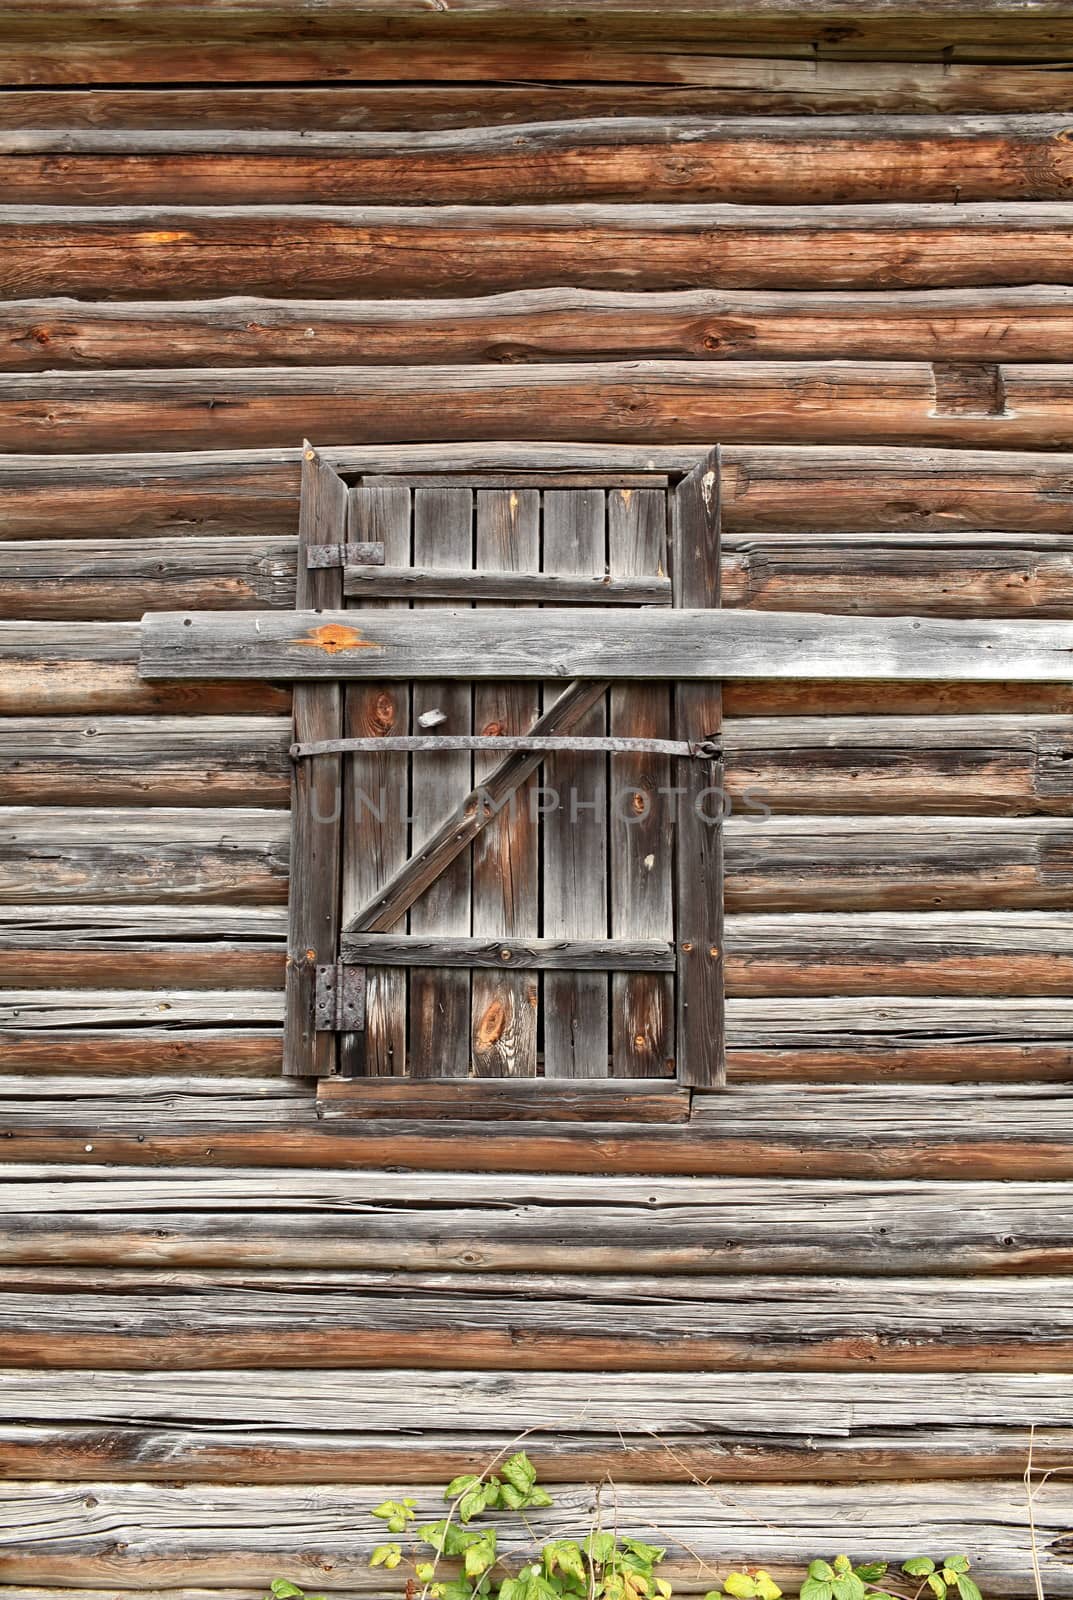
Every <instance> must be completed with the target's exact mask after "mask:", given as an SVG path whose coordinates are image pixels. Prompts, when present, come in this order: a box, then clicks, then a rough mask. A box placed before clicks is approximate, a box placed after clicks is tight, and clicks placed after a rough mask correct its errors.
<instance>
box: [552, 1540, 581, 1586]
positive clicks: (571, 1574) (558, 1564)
mask: <svg viewBox="0 0 1073 1600" xmlns="http://www.w3.org/2000/svg"><path fill="white" fill-rule="evenodd" d="M556 1569H558V1571H560V1572H562V1573H565V1575H566V1576H567V1577H568V1578H576V1579H577V1581H578V1582H579V1583H580V1584H581V1586H582V1588H584V1587H585V1585H586V1584H587V1583H588V1579H589V1575H588V1572H587V1571H586V1569H585V1557H584V1556H583V1555H582V1553H581V1546H580V1545H579V1544H578V1543H577V1541H576V1540H574V1539H553V1540H552V1541H551V1543H550V1544H546V1545H545V1546H544V1571H545V1572H546V1573H547V1575H548V1577H549V1578H550V1577H551V1575H552V1573H553V1572H555V1571H556Z"/></svg>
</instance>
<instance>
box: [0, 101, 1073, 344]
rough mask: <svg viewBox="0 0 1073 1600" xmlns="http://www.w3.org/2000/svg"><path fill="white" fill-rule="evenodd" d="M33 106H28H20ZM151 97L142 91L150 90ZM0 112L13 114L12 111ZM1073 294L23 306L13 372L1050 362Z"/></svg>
mask: <svg viewBox="0 0 1073 1600" xmlns="http://www.w3.org/2000/svg"><path fill="white" fill-rule="evenodd" d="M23 98H26V97H23ZM142 98H145V97H144V96H143V97H142ZM0 115H2V107H0ZM1071 326H1073V290H1071V289H1070V288H1068V287H1064V286H1062V285H1040V284H1036V285H1026V286H1024V287H1023V288H1018V289H1007V288H1002V287H994V288H984V289H980V288H969V289H916V290H910V291H900V290H897V289H894V290H888V291H885V292H884V291H865V292H859V293H852V292H843V293H838V292H830V291H829V292H823V291H809V290H803V291H798V292H796V293H778V292H774V293H772V292H767V293H760V294H758V293H743V292H736V291H734V290H715V289H693V290H680V291H673V290H671V291H655V292H649V293H642V294H638V293H633V292H630V291H629V290H625V289H623V290H594V289H568V288H547V289H528V290H518V291H515V292H513V293H505V294H496V295H485V296H482V295H474V296H472V297H467V298H466V299H448V300H401V301H397V300H346V299H340V300H301V299H287V300H283V299H276V300H271V299H263V298H262V299H258V298H256V297H254V296H242V295H236V296H231V297H229V298H227V299H224V300H193V301H166V300H165V301H130V300H125V301H123V302H122V303H119V304H115V305H109V304H108V303H107V302H106V301H98V302H95V303H90V304H86V303H84V302H82V301H77V300H71V299H63V298H56V299H44V300H12V301H9V302H7V303H6V304H4V305H0V370H3V371H8V372H55V371H57V370H60V369H70V370H72V371H81V372H86V371H90V370H93V369H106V370H108V369H110V370H118V369H137V368H143V367H149V368H152V367H157V366H159V365H160V363H161V360H162V358H163V357H165V356H166V359H167V363H168V365H169V366H170V367H172V368H180V367H208V366H213V365H215V364H217V363H218V362H219V359H220V352H221V349H226V351H227V354H228V359H229V361H230V363H231V364H232V365H234V366H241V367H255V366H256V367H260V366H267V367H280V366H284V367H319V366H345V365H347V364H348V363H349V362H351V361H352V360H353V359H354V356H355V354H356V353H358V352H360V355H361V360H362V363H363V365H366V366H373V365H377V364H386V365H389V366H397V365H415V366H416V365H421V364H455V365H457V364H463V363H475V362H482V361H487V362H496V363H504V364H508V363H509V364H517V363H519V362H525V363H534V362H553V361H582V360H594V361H616V360H623V361H624V360H641V359H648V360H696V361H708V362H713V361H715V362H719V361H741V360H776V361H808V360H811V359H813V358H814V357H815V354H816V350H817V348H818V347H819V346H820V345H821V344H822V348H823V350H824V352H825V354H826V355H827V357H828V358H829V359H833V358H840V359H843V360H850V361H930V360H934V359H942V360H952V359H958V360H963V361H973V360H985V359H986V360H994V359H996V358H1000V359H1002V360H1004V361H1026V362H1036V361H1040V362H1042V361H1053V360H1056V359H1060V358H1061V354H1062V351H1063V350H1064V349H1068V340H1069V337H1070V332H1071Z"/></svg>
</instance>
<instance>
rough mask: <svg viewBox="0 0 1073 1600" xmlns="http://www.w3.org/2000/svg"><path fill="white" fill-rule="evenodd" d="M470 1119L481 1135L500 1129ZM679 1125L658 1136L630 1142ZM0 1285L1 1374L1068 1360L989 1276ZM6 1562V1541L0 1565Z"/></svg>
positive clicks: (109, 1280) (881, 1366)
mask: <svg viewBox="0 0 1073 1600" xmlns="http://www.w3.org/2000/svg"><path fill="white" fill-rule="evenodd" d="M381 1126H385V1127H386V1126H387V1125H386V1124H382V1125H381ZM466 1126H467V1125H466V1124H464V1123H460V1124H456V1125H455V1129H456V1131H457V1132H458V1133H459V1134H461V1131H462V1129H463V1128H465V1127H466ZM469 1126H471V1127H473V1128H474V1129H481V1130H482V1132H481V1134H480V1137H481V1138H482V1139H483V1138H484V1137H485V1132H484V1131H483V1130H486V1131H487V1135H488V1136H489V1137H491V1136H492V1133H493V1130H494V1129H495V1124H492V1123H483V1124H470V1125H469ZM508 1126H509V1125H508ZM535 1126H537V1127H540V1126H541V1125H540V1124H535ZM563 1131H564V1133H565V1132H571V1133H576V1132H577V1129H576V1128H571V1127H570V1126H569V1125H564V1127H563ZM681 1132H682V1130H681V1129H680V1128H675V1127H674V1126H670V1127H665V1128H655V1127H653V1128H651V1129H648V1130H646V1133H645V1137H654V1136H655V1135H657V1134H658V1135H659V1136H661V1137H674V1136H677V1135H678V1134H679V1133H681ZM5 1278H6V1279H7V1280H8V1282H9V1283H10V1288H8V1289H7V1290H6V1292H4V1293H3V1294H0V1356H2V1357H3V1361H4V1364H5V1365H6V1366H11V1367H19V1366H22V1367H30V1368H33V1367H38V1368H45V1367H48V1368H76V1367H77V1368H112V1369H115V1370H129V1371H137V1370H146V1369H147V1368H157V1369H159V1370H161V1371H164V1370H169V1369H173V1370H174V1369H178V1370H185V1369H189V1368H192V1367H201V1366H203V1367H205V1368H216V1369H217V1370H219V1369H226V1368H229V1367H265V1368H267V1369H269V1370H273V1369H275V1368H278V1367H281V1366H304V1367H308V1368H310V1369H313V1368H325V1367H327V1368H340V1367H345V1368H355V1369H362V1368H365V1369H372V1370H377V1369H381V1368H383V1367H385V1366H389V1365H390V1364H391V1362H392V1361H395V1362H400V1361H401V1362H405V1364H406V1365H407V1366H414V1367H426V1368H427V1367H431V1368H436V1369H440V1368H442V1367H443V1364H444V1359H445V1356H446V1355H448V1354H449V1357H450V1360H451V1363H452V1366H454V1367H455V1368H456V1369H459V1370H467V1369H468V1370H471V1371H472V1370H478V1371H479V1370H482V1369H487V1370H488V1371H502V1370H504V1369H505V1370H508V1371H509V1370H513V1371H534V1370H536V1371H541V1370H543V1371H547V1370H549V1369H556V1368H559V1367H563V1366H568V1367H569V1366H574V1367H576V1370H577V1371H579V1372H581V1371H588V1372H593V1371H603V1370H619V1371H621V1370H622V1369H624V1368H626V1369H629V1368H637V1369H640V1370H648V1371H665V1372H666V1371H670V1372H673V1371H691V1370H696V1369H697V1368H698V1367H701V1368H702V1369H703V1368H707V1369H708V1370H712V1369H714V1368H719V1367H725V1368H726V1369H727V1370H731V1371H732V1370H737V1371H742V1370H750V1369H754V1370H757V1371H765V1370H766V1371H798V1372H808V1371H839V1370H842V1371H847V1370H848V1371H857V1372H859V1371H860V1362H861V1358H862V1352H866V1358H867V1359H868V1361H869V1365H870V1367H871V1368H872V1369H873V1370H875V1371H879V1372H911V1371H922V1372H929V1371H930V1372H937V1371H947V1372H949V1371H951V1370H954V1371H959V1370H964V1371H969V1372H973V1371H977V1372H979V1371H985V1372H986V1371H1008V1372H1032V1371H1038V1370H1040V1369H1041V1368H1043V1367H1046V1369H1047V1370H1049V1371H1052V1372H1057V1371H1066V1372H1069V1371H1073V1309H1071V1306H1070V1291H1069V1280H1068V1279H1067V1278H1062V1277H1060V1276H1051V1277H1046V1276H1040V1275H1037V1276H1034V1277H1033V1278H1032V1279H1031V1290H1032V1294H1033V1296H1034V1299H1035V1303H1036V1304H1037V1305H1038V1306H1040V1307H1045V1308H1046V1325H1045V1326H1041V1324H1040V1323H1039V1322H1038V1321H1033V1322H1032V1324H1031V1326H1029V1327H1028V1328H1026V1326H1025V1322H1026V1318H1025V1309H1024V1300H1025V1292H1026V1291H1025V1285H1024V1283H1023V1282H1020V1281H1018V1280H1017V1279H1016V1278H1013V1279H1004V1278H1001V1277H995V1278H973V1279H965V1280H960V1281H954V1282H950V1283H944V1287H943V1307H942V1318H941V1321H940V1319H938V1318H937V1317H936V1315H935V1310H934V1307H933V1306H932V1305H931V1304H930V1300H931V1297H932V1285H933V1283H934V1280H933V1279H929V1278H927V1277H895V1278H877V1279H869V1278H853V1277H845V1276H841V1277H839V1276H836V1277H830V1276H821V1277H811V1276H805V1277H802V1276H800V1275H794V1276H788V1277H778V1276H769V1275H766V1274H765V1275H760V1276H756V1275H752V1276H749V1275H744V1276H739V1275H736V1274H730V1275H727V1276H725V1277H705V1278H697V1277H690V1276H688V1275H684V1274H677V1275H675V1277H674V1279H673V1291H672V1290H668V1292H666V1293H665V1294H663V1295H660V1294H659V1293H658V1292H653V1289H652V1284H651V1278H650V1276H649V1275H633V1276H629V1275H622V1276H615V1275H611V1274H602V1273H597V1274H569V1273H561V1274H556V1282H555V1286H554V1287H553V1288H551V1289H545V1288H544V1283H545V1282H546V1279H545V1276H544V1274H539V1275H538V1274H528V1273H497V1272H494V1271H492V1272H486V1273H480V1274H473V1273H459V1272H452V1271H437V1272H423V1273H422V1272H411V1273H399V1272H392V1271H386V1270H382V1269H381V1270H376V1269H372V1270H369V1271H364V1272H363V1271H356V1270H346V1271H344V1270H342V1269H338V1270H330V1269H329V1270H324V1269H310V1270H309V1271H302V1270H293V1271H282V1272H273V1271H270V1270H268V1271H261V1272H256V1271H251V1270H250V1269H248V1268H241V1267H240V1268H236V1269H233V1271H232V1272H230V1273H229V1272H227V1271H226V1270H222V1271H218V1272H205V1273H202V1272H198V1271H189V1272H183V1271H181V1270H177V1269H167V1268H160V1269H157V1270H152V1269H146V1268H140V1269H138V1270H137V1271H131V1272H129V1273H123V1272H122V1270H121V1269H114V1268H108V1269H97V1270H96V1271H94V1270H93V1269H87V1268H82V1269H81V1270H80V1273H79V1277H78V1288H77V1289H75V1288H74V1286H73V1284H72V1281H71V1276H70V1274H69V1273H65V1272H64V1269H63V1268H62V1267H61V1268H57V1267H49V1266H44V1267H36V1268H34V1267H18V1268H10V1269H6V1272H5ZM463 1320H464V1325H465V1327H466V1338H465V1339H464V1340H462V1339H458V1340H455V1341H453V1342H452V1343H451V1345H450V1349H449V1352H448V1350H447V1349H446V1348H445V1340H444V1335H443V1329H444V1325H445V1324H447V1325H457V1324H458V1323H459V1322H462V1321H463ZM579 1420H581V1419H579ZM1019 1488H1020V1485H1018V1489H1019ZM378 1498H379V1496H378ZM349 1514H350V1516H351V1517H353V1501H352V1500H351V1501H350V1509H349ZM373 1531H374V1530H373V1529H372V1528H371V1527H370V1529H369V1535H371V1534H372V1533H373ZM899 1536H900V1537H901V1538H902V1539H904V1536H905V1535H904V1528H902V1529H900V1530H899ZM321 1548H323V1546H321ZM903 1548H904V1546H903ZM962 1548H964V1547H962ZM12 1555H13V1550H12V1547H11V1546H10V1544H9V1546H8V1547H7V1550H6V1553H5V1560H6V1561H11V1559H12ZM247 1570H248V1569H247ZM336 1570H338V1569H336ZM147 1575H148V1574H147V1573H145V1572H144V1569H143V1572H142V1579H143V1581H144V1578H145V1576H147ZM9 1576H11V1577H13V1576H14V1572H13V1571H10V1570H9ZM1067 1592H1068V1591H1067Z"/></svg>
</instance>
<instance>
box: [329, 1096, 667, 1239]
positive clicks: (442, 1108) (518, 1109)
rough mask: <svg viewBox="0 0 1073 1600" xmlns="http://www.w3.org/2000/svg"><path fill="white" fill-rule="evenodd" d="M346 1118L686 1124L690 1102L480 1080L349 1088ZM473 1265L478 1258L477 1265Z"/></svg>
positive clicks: (339, 1100) (341, 1105)
mask: <svg viewBox="0 0 1073 1600" xmlns="http://www.w3.org/2000/svg"><path fill="white" fill-rule="evenodd" d="M333 1104H334V1105H335V1106H336V1108H337V1109H341V1110H343V1111H345V1113H346V1115H347V1116H358V1117H374V1118H380V1119H385V1118H387V1119H398V1118H399V1117H406V1118H411V1117H414V1116H417V1115H419V1116H421V1117H435V1118H440V1117H446V1118H448V1119H449V1120H454V1121H469V1122H474V1123H484V1122H503V1121H514V1120H517V1121H522V1122H525V1121H532V1120H534V1119H536V1120H539V1121H544V1122H585V1123H588V1124H592V1123H596V1122H607V1123H615V1124H618V1123H635V1122H636V1123H684V1122H688V1121H689V1095H688V1093H687V1092H686V1091H685V1090H682V1089H679V1088H678V1087H677V1086H676V1085H674V1084H670V1083H659V1084H653V1083H651V1082H650V1080H648V1079H646V1078H644V1079H643V1078H638V1079H633V1080H630V1081H629V1082H627V1081H625V1080H623V1081H622V1082H620V1083H615V1084H613V1085H611V1084H608V1083H606V1082H600V1081H599V1080H597V1079H588V1080H586V1079H582V1078H579V1079H577V1080H576V1081H574V1082H572V1083H563V1082H562V1080H560V1079H551V1078H536V1077H532V1078H520V1077H517V1076H515V1077H507V1076H505V1075H499V1076H491V1075H488V1076H483V1075H482V1076H481V1077H479V1078H478V1079H476V1080H472V1081H470V1082H465V1083H463V1082H457V1081H455V1080H444V1081H442V1082H440V1083H435V1082H432V1083H429V1082H425V1081H420V1080H419V1081H417V1082H413V1081H408V1082H405V1083H401V1082H399V1081H397V1080H396V1081H393V1082H387V1081H386V1080H383V1081H381V1082H378V1083H375V1084H368V1083H360V1082H353V1081H352V1082H351V1083H349V1084H347V1085H346V1086H345V1092H343V1091H341V1093H340V1095H339V1096H338V1097H334V1098H333ZM474 1259H476V1258H474Z"/></svg>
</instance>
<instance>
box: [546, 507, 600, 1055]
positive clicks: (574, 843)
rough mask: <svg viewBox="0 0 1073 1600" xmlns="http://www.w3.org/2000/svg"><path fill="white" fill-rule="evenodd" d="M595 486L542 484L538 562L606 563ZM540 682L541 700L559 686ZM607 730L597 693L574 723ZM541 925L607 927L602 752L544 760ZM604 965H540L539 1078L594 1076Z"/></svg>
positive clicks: (566, 567)
mask: <svg viewBox="0 0 1073 1600" xmlns="http://www.w3.org/2000/svg"><path fill="white" fill-rule="evenodd" d="M606 563H607V541H606V530H605V494H604V491H603V490H602V489H568V490H567V489H563V490H559V489H548V490H545V492H544V563H543V564H544V571H545V572H564V573H602V572H604V571H606ZM560 687H561V686H559V685H550V686H548V687H547V688H546V689H545V694H544V703H545V705H547V704H548V703H549V701H550V700H551V699H553V698H554V696H555V694H557V693H558V692H559V690H560ZM606 731H607V710H606V703H605V701H601V702H600V703H599V704H598V705H596V706H594V707H593V709H592V710H591V711H590V712H589V713H588V715H587V716H586V717H585V718H584V719H583V720H582V721H581V722H579V723H578V724H577V728H576V729H575V732H577V733H579V734H586V735H593V734H603V733H606ZM543 785H544V790H545V797H544V798H545V801H546V802H547V803H548V804H549V805H550V802H551V797H552V796H557V797H558V804H557V806H556V807H555V808H554V809H548V810H546V811H545V813H544V821H543V834H544V838H543V857H544V934H545V937H547V938H552V939H604V938H606V937H607V927H608V919H607V816H606V813H607V758H606V757H605V756H597V755H573V754H567V755H556V756H554V757H551V758H549V759H548V760H547V761H546V762H545V763H544V780H543ZM607 998H608V983H607V975H606V974H605V973H598V972H592V973H566V972H562V973H559V972H555V973H551V972H549V973H545V975H544V1007H543V1018H544V1072H545V1075H546V1076H547V1077H549V1078H602V1077H606V1076H607V1071H608V1045H609V1041H608V1005H607Z"/></svg>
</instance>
